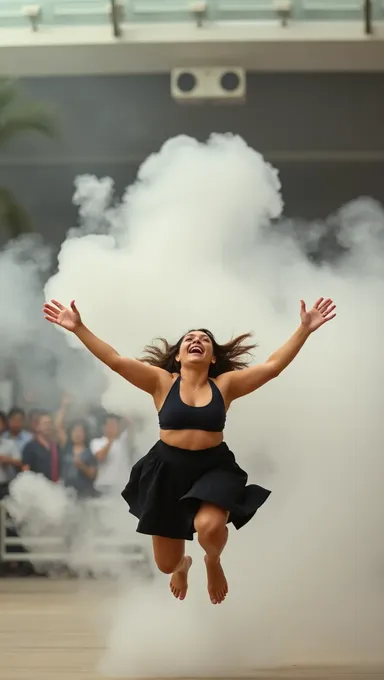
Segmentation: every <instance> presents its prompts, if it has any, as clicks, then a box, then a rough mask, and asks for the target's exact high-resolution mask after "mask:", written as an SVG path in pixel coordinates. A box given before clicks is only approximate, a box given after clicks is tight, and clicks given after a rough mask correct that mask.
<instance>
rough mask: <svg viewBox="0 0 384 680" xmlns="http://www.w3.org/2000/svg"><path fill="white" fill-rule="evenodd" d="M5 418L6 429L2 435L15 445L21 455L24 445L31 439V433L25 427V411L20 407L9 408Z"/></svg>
mask: <svg viewBox="0 0 384 680" xmlns="http://www.w3.org/2000/svg"><path fill="white" fill-rule="evenodd" d="M7 420H8V429H7V431H6V432H5V433H4V437H6V439H9V440H10V441H12V442H13V443H14V444H15V445H16V446H17V448H18V450H19V453H20V455H21V452H22V450H23V448H24V446H25V445H26V444H27V443H28V442H29V441H31V439H32V434H31V433H30V432H28V430H26V427H25V411H24V410H23V409H22V408H17V407H14V408H11V410H10V412H9V413H8V418H7Z"/></svg>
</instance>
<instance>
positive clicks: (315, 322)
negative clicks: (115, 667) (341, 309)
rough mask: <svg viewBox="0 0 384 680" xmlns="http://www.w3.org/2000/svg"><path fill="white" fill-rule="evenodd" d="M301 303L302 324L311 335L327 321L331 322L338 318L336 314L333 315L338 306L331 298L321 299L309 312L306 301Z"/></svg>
mask: <svg viewBox="0 0 384 680" xmlns="http://www.w3.org/2000/svg"><path fill="white" fill-rule="evenodd" d="M300 302H301V310H300V317H301V323H302V324H303V326H304V327H305V328H306V330H307V331H308V332H309V333H313V331H316V330H317V329H318V328H320V326H322V325H323V324H325V323H326V322H327V321H331V319H334V318H335V316H336V313H334V314H332V312H333V310H334V309H336V305H334V304H333V300H331V299H330V298H327V299H326V300H324V298H319V299H318V300H317V301H316V302H315V304H314V305H313V307H312V309H310V310H309V311H308V312H307V308H306V306H305V302H304V300H301V301H300Z"/></svg>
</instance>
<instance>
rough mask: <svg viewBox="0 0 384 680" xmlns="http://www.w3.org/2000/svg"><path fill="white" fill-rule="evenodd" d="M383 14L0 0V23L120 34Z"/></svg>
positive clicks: (345, 5) (359, 9)
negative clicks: (142, 26)
mask: <svg viewBox="0 0 384 680" xmlns="http://www.w3.org/2000/svg"><path fill="white" fill-rule="evenodd" d="M367 14H369V16H370V17H371V20H380V19H381V20H383V19H384V0H37V2H36V3H35V4H30V3H28V1H27V0H0V27H1V28H6V27H10V28H11V27H12V26H15V27H16V26H26V25H27V22H29V23H30V25H31V27H32V30H34V31H36V30H38V29H39V27H40V26H41V27H43V26H56V27H60V26H66V25H67V26H85V25H93V26H95V25H103V24H108V23H109V24H110V25H112V28H113V33H114V35H115V36H116V37H117V38H119V37H120V35H121V26H122V25H123V24H124V23H133V22H138V23H153V22H156V23H170V22H180V21H185V22H195V23H196V24H197V25H198V26H201V25H202V24H203V23H204V22H210V23H211V22H218V21H220V22H226V21H233V20H235V21H238V20H241V21H258V20H260V21H265V20H279V19H280V18H281V15H284V17H286V16H287V15H288V16H289V18H290V19H291V20H293V21H316V20H320V21H324V20H326V21H333V20H334V21H347V20H357V21H364V17H366V16H367Z"/></svg>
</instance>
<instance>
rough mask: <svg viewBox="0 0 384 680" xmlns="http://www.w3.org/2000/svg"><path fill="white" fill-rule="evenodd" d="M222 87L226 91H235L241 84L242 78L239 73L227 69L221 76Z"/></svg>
mask: <svg viewBox="0 0 384 680" xmlns="http://www.w3.org/2000/svg"><path fill="white" fill-rule="evenodd" d="M220 83H221V87H222V88H223V90H225V91H226V92H234V91H235V90H237V88H238V87H239V85H240V78H239V76H238V75H237V73H234V72H233V71H227V72H226V73H223V75H222V76H221V80H220Z"/></svg>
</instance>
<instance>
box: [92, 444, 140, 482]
mask: <svg viewBox="0 0 384 680" xmlns="http://www.w3.org/2000/svg"><path fill="white" fill-rule="evenodd" d="M107 443H108V439H107V437H99V438H97V439H93V440H92V441H91V447H90V448H91V451H92V453H93V454H94V455H96V454H97V453H98V451H100V449H103V448H104V446H106V444H107ZM131 467H132V463H131V460H130V453H129V447H128V438H127V433H126V432H123V434H122V435H121V436H120V437H119V438H118V439H115V440H114V441H113V442H112V444H111V446H110V448H109V451H108V453H107V455H106V456H105V458H104V459H103V460H99V462H98V469H97V477H96V480H95V483H94V486H95V489H96V490H97V491H103V492H105V491H108V490H110V491H113V490H116V491H122V490H123V488H124V486H125V485H126V483H127V482H128V478H129V475H130V472H131Z"/></svg>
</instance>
